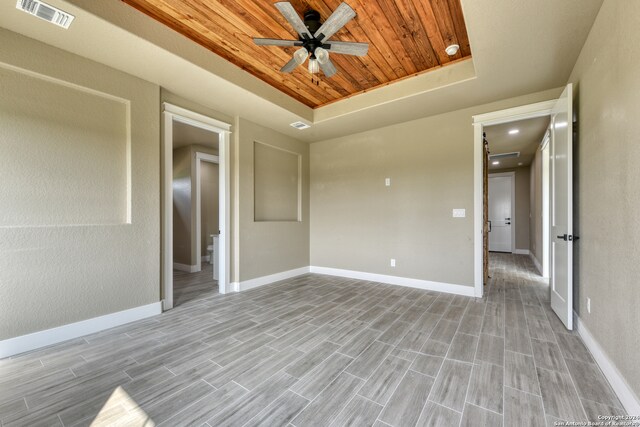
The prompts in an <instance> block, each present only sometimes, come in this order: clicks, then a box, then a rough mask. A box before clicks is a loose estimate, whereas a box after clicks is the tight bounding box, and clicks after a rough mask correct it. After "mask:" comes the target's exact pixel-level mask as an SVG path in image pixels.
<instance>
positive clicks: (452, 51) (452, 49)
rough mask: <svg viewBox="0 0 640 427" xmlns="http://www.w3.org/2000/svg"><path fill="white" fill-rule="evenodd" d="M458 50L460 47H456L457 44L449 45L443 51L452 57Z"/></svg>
mask: <svg viewBox="0 0 640 427" xmlns="http://www.w3.org/2000/svg"><path fill="white" fill-rule="evenodd" d="M458 49H460V46H458V45H457V44H451V45H449V46H447V48H446V49H445V50H444V51H445V52H447V55H449V56H453V55H455V54H456V53H458Z"/></svg>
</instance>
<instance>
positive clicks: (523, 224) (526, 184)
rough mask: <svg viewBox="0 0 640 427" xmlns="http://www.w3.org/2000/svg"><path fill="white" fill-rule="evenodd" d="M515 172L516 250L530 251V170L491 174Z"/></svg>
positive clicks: (504, 170)
mask: <svg viewBox="0 0 640 427" xmlns="http://www.w3.org/2000/svg"><path fill="white" fill-rule="evenodd" d="M500 172H515V176H516V191H515V193H516V200H515V205H516V212H515V217H514V218H515V220H516V221H515V226H516V230H515V231H516V249H522V250H527V251H528V250H529V232H530V230H529V211H530V209H529V206H530V203H531V201H530V185H531V177H530V168H529V166H523V167H519V168H507V169H495V170H494V169H492V170H491V171H490V173H489V176H491V174H492V173H500Z"/></svg>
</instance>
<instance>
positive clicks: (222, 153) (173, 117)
mask: <svg viewBox="0 0 640 427" xmlns="http://www.w3.org/2000/svg"><path fill="white" fill-rule="evenodd" d="M174 121H176V122H180V123H184V124H188V125H191V126H195V127H197V128H200V129H204V130H208V131H211V132H215V133H217V134H218V135H219V141H218V143H219V146H218V158H219V174H220V181H219V182H220V196H219V197H220V199H219V200H220V213H221V215H220V240H219V242H220V247H221V248H222V250H221V251H220V256H221V257H223V258H224V262H222V263H220V266H219V276H218V277H219V280H218V289H219V292H220V293H221V294H222V293H226V292H228V291H230V287H229V272H230V269H229V262H230V242H231V239H230V237H231V236H230V230H231V221H230V212H231V210H230V197H229V196H230V194H231V191H230V190H231V188H230V183H231V179H230V173H229V171H230V164H229V160H230V157H229V154H230V152H229V148H230V143H229V141H230V136H231V125H230V124H228V123H224V122H221V121H219V120H216V119H213V118H211V117H207V116H204V115H202V114H199V113H196V112H194V111H190V110H187V109H184V108H182V107H178V106H177V105H173V104H170V103H168V102H163V103H162V144H161V152H160V162H161V213H162V222H161V232H160V233H161V257H160V263H161V293H162V309H163V311H166V310H170V309H172V308H173V122H174Z"/></svg>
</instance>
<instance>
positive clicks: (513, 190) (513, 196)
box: [489, 171, 517, 254]
mask: <svg viewBox="0 0 640 427" xmlns="http://www.w3.org/2000/svg"><path fill="white" fill-rule="evenodd" d="M499 177H507V178H510V179H511V253H512V254H515V253H516V252H517V249H516V173H515V172H513V171H512V172H495V173H490V174H489V179H491V178H499Z"/></svg>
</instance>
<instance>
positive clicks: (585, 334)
mask: <svg viewBox="0 0 640 427" xmlns="http://www.w3.org/2000/svg"><path fill="white" fill-rule="evenodd" d="M574 317H575V319H576V322H575V324H576V326H577V329H578V334H579V335H580V337H581V338H582V341H584V343H585V345H586V346H587V348H588V349H589V351H590V352H591V355H592V356H593V358H594V359H595V361H596V363H597V364H598V366H600V369H601V370H602V372H603V373H604V376H605V377H606V378H607V380H608V381H609V384H611V387H612V388H613V391H614V392H615V393H616V395H617V396H618V399H620V402H621V403H622V405H623V406H624V409H625V410H626V411H627V413H628V414H629V415H640V399H638V396H636V394H635V393H634V391H633V389H632V388H631V387H630V386H629V384H628V383H627V381H626V380H625V379H624V377H623V376H622V374H620V371H618V368H616V365H615V364H614V363H613V361H612V360H611V359H609V356H607V353H605V351H604V350H603V349H602V347H600V344H599V343H598V341H596V339H595V338H594V337H593V335H591V332H589V329H587V327H586V326H585V325H584V323H582V321H581V320H580V317H579V316H578V315H577V314H575V313H574Z"/></svg>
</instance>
